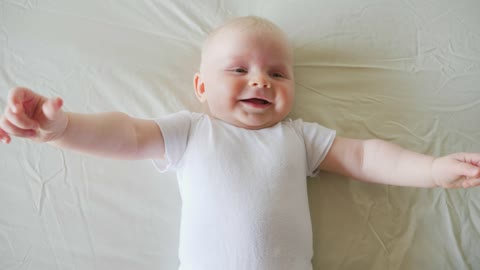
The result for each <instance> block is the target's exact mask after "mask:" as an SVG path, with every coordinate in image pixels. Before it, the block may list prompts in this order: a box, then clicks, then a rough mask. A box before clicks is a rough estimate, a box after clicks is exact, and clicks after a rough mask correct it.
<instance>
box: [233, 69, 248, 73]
mask: <svg viewBox="0 0 480 270" xmlns="http://www.w3.org/2000/svg"><path fill="white" fill-rule="evenodd" d="M232 71H233V72H236V73H247V70H246V69H244V68H234V69H232Z"/></svg>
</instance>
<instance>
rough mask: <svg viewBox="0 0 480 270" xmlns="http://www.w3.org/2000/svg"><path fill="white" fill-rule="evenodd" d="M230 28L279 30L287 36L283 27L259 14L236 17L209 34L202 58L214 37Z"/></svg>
mask: <svg viewBox="0 0 480 270" xmlns="http://www.w3.org/2000/svg"><path fill="white" fill-rule="evenodd" d="M228 28H236V29H237V30H239V31H246V30H249V31H252V30H256V31H259V32H261V31H267V32H277V33H280V34H281V35H284V36H285V33H284V32H283V31H282V29H280V27H278V26H277V25H276V24H274V23H273V22H271V21H269V20H267V19H265V18H262V17H258V16H244V17H236V18H233V19H231V20H229V21H227V22H226V23H224V24H222V25H221V26H219V27H217V28H215V29H213V31H212V32H210V33H209V34H208V36H207V38H206V39H205V41H204V43H203V46H202V58H203V57H204V54H205V51H206V49H207V48H208V46H209V45H210V42H211V41H212V40H213V39H214V37H215V36H216V35H217V34H219V33H220V32H222V31H223V30H225V29H228Z"/></svg>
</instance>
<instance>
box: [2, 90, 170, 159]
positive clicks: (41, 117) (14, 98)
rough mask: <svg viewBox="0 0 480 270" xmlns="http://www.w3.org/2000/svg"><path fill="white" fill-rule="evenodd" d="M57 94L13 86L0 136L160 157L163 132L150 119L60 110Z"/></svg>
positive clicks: (115, 153) (127, 155)
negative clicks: (47, 96) (55, 96)
mask: <svg viewBox="0 0 480 270" xmlns="http://www.w3.org/2000/svg"><path fill="white" fill-rule="evenodd" d="M62 104H63V101H62V100H61V99H60V98H56V99H47V98H45V97H43V96H41V95H38V94H37V93H35V92H33V91H31V90H30V89H26V88H20V87H18V88H15V89H13V90H12V91H11V92H10V94H9V96H8V99H7V108H5V113H4V115H0V140H1V141H3V142H5V143H9V142H10V140H11V138H10V135H13V136H17V137H24V138H29V139H32V140H34V141H37V142H49V143H51V144H53V145H56V146H59V147H62V148H66V149H71V150H75V151H80V152H84V153H88V154H94V155H99V156H104V157H111V158H120V159H146V158H162V157H163V153H164V142H163V136H162V133H161V131H160V129H159V128H158V126H157V124H156V123H155V122H154V121H153V120H144V119H138V118H133V117H130V116H128V115H126V114H123V113H119V112H111V113H99V114H78V113H67V112H64V111H63V110H62V109H61V107H62Z"/></svg>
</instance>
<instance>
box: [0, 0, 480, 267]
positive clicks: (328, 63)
mask: <svg viewBox="0 0 480 270" xmlns="http://www.w3.org/2000/svg"><path fill="white" fill-rule="evenodd" d="M250 14H255V15H260V16H264V17H267V18H269V19H271V20H272V21H274V22H275V23H277V24H278V25H279V26H280V27H281V28H283V29H284V30H285V31H286V33H287V34H288V36H289V37H290V38H291V40H292V45H293V46H294V50H295V76H296V80H297V83H296V91H297V92H296V101H295V108H294V110H293V112H292V115H291V116H292V117H294V118H296V117H301V118H303V119H304V120H306V121H317V122H319V123H321V124H323V125H325V126H327V127H329V128H333V129H336V130H337V131H338V134H339V135H341V136H347V137H353V138H362V139H366V138H374V137H376V138H381V139H385V140H388V141H391V142H394V143H397V144H400V145H402V146H404V147H408V148H409V149H412V150H415V151H419V152H424V153H429V154H432V155H444V154H448V153H452V152H456V151H476V152H480V121H479V120H478V119H479V115H480V16H479V14H480V2H479V1H478V0H461V1H447V0H439V1H431V0H419V1H416V0H415V1H414V0H379V1H378V0H366V1H355V0H321V1H253V0H246V1H213V0H212V1H149V0H147V1H125V0H124V1H93V0H87V1H72V0H68V1H66V0H64V1H59V0H48V1H42V0H0V109H1V110H2V111H3V109H4V107H5V101H6V96H7V93H8V90H9V89H10V88H11V87H14V86H17V85H22V86H27V87H30V88H32V89H35V90H36V91H38V92H40V93H42V94H44V95H46V96H49V97H55V96H61V97H63V99H64V101H65V108H66V109H67V110H70V111H77V112H85V113H88V112H103V111H113V110H115V111H122V112H125V113H128V114H130V115H134V116H138V117H145V118H153V117H157V116H161V115H165V114H167V113H172V112H176V111H179V110H182V109H189V110H192V111H202V110H203V108H202V107H201V106H200V105H199V103H198V102H197V100H196V98H195V96H194V93H193V87H192V78H193V74H194V72H196V71H197V70H198V64H199V54H200V48H201V42H202V40H203V39H204V38H205V37H206V35H207V33H208V32H209V31H210V30H211V29H213V28H214V27H215V26H217V25H219V24H220V23H221V22H223V21H225V20H226V19H228V18H231V17H234V16H240V15H250ZM308 183H309V201H310V208H311V216H312V222H313V229H314V238H315V239H314V249H315V256H314V258H313V265H314V269H316V270H319V269H329V270H331V269H374V270H375V269H378V270H385V269H390V270H396V269H432V270H437V269H480V189H479V188H473V189H468V190H461V189H459V190H442V189H414V188H401V187H393V186H384V185H373V184H366V183H360V182H357V181H353V180H351V179H347V178H345V177H341V176H337V175H332V174H326V173H322V174H321V175H320V176H319V177H317V178H313V179H308ZM180 207H181V200H180V196H179V193H178V187H177V182H176V178H175V174H173V173H165V174H159V173H158V172H157V171H156V170H155V168H154V167H153V166H152V164H151V162H150V161H148V160H144V161H118V160H109V159H103V158H98V157H91V156H87V155H83V154H79V153H73V152H69V151H64V150H60V149H57V148H53V147H51V146H49V145H47V144H43V145H42V144H36V143H33V142H30V141H26V140H21V139H15V138H14V140H13V142H12V143H11V144H10V145H3V144H2V145H0V269H4V270H13V269H35V270H51V269H62V270H63V269H117V270H122V269H137V270H147V269H148V270H150V269H152V270H153V269H165V270H173V269H177V267H178V264H179V262H178V258H177V249H178V234H179V218H180Z"/></svg>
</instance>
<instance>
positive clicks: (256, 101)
mask: <svg viewBox="0 0 480 270" xmlns="http://www.w3.org/2000/svg"><path fill="white" fill-rule="evenodd" d="M241 101H242V102H248V103H253V104H270V102H269V101H268V100H265V99H261V98H248V99H242V100H241Z"/></svg>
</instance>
